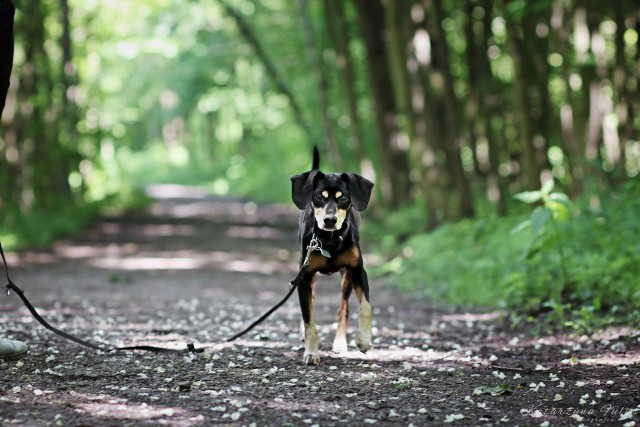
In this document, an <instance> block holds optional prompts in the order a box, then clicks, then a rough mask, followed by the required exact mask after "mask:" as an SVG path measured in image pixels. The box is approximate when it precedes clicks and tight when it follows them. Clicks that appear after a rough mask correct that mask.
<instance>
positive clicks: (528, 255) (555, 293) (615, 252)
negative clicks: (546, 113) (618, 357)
mask: <svg viewBox="0 0 640 427" xmlns="http://www.w3.org/2000/svg"><path fill="white" fill-rule="evenodd" d="M547 190H548V193H547V196H549V195H551V193H550V189H547ZM558 198H561V199H562V197H561V196H554V197H552V198H549V199H548V200H547V202H549V201H551V202H557V200H558ZM563 200H564V199H563ZM530 201H531V202H532V203H538V204H539V206H537V207H536V208H535V209H534V210H533V213H529V212H525V213H514V214H511V215H510V216H508V217H506V218H499V217H497V216H495V215H486V216H485V218H482V219H475V220H464V221H460V222H457V223H454V224H447V225H444V226H442V227H440V228H438V229H436V230H435V231H433V232H430V233H423V234H418V235H415V236H413V237H412V238H410V239H409V240H407V241H406V242H405V243H403V244H396V245H395V246H393V247H392V246H390V245H389V244H388V242H387V244H386V246H384V248H385V249H384V251H385V252H386V253H389V252H394V253H395V254H396V255H395V256H394V257H393V258H392V259H391V260H390V261H388V262H387V263H386V264H384V265H383V266H382V267H379V268H378V269H377V270H374V271H373V272H374V274H375V273H378V274H384V273H392V274H393V275H392V277H393V279H392V280H393V282H394V283H397V284H398V285H399V286H400V287H401V288H403V289H405V290H410V291H419V292H422V293H424V294H425V295H428V296H429V297H432V298H434V299H435V300H437V301H442V302H450V303H455V304H461V305H481V306H486V307H503V308H506V309H507V310H508V312H509V313H510V314H511V318H512V320H514V321H516V322H517V321H520V320H522V319H526V318H527V317H528V316H536V317H537V318H539V317H540V315H541V314H542V315H543V317H545V318H546V319H547V320H548V321H549V322H548V323H549V324H553V325H556V326H571V327H576V328H580V329H588V328H591V327H593V326H597V325H599V324H603V323H608V322H613V321H620V320H621V319H626V320H633V321H638V320H640V316H639V315H638V314H636V312H637V311H638V308H640V279H639V278H640V239H638V236H640V221H638V212H640V194H639V187H638V185H637V184H629V185H627V186H625V187H623V188H620V189H619V190H618V191H617V192H615V193H611V194H602V195H598V196H590V197H584V198H581V199H580V200H578V201H577V202H576V203H575V204H573V205H569V204H568V203H567V202H566V201H563V202H562V206H563V207H564V208H563V209H565V210H566V215H565V216H564V217H563V216H562V215H563V214H562V213H559V212H560V211H561V210H562V209H560V211H558V212H556V211H553V209H552V207H550V206H553V205H549V203H547V202H545V203H542V200H541V198H540V199H537V200H530ZM545 209H547V210H548V212H547V213H544V210H545ZM381 247H382V246H381ZM390 248H393V250H390ZM630 318H632V319H630Z"/></svg>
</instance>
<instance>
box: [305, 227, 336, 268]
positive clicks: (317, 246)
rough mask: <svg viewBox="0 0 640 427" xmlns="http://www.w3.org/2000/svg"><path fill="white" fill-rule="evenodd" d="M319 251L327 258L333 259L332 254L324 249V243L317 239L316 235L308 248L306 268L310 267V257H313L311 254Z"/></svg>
mask: <svg viewBox="0 0 640 427" xmlns="http://www.w3.org/2000/svg"><path fill="white" fill-rule="evenodd" d="M314 251H318V252H320V254H321V255H322V256H323V257H325V258H331V254H330V253H329V251H328V250H326V249H323V248H322V241H320V239H318V238H317V237H316V235H315V234H314V235H313V237H312V238H311V241H310V242H309V245H308V246H307V256H306V257H305V259H304V266H305V267H306V266H307V265H309V257H310V256H311V252H314Z"/></svg>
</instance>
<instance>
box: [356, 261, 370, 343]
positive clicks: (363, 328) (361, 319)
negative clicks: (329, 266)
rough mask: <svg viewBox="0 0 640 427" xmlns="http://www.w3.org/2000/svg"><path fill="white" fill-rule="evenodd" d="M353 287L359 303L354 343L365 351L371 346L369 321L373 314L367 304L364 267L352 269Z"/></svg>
mask: <svg viewBox="0 0 640 427" xmlns="http://www.w3.org/2000/svg"><path fill="white" fill-rule="evenodd" d="M352 274H353V288H354V290H355V292H356V296H357V297H358V302H359V303H360V309H359V311H358V332H356V345H357V346H358V349H359V350H360V351H361V352H363V353H366V352H367V351H368V350H369V349H370V348H371V339H372V334H371V322H372V320H373V314H372V312H371V305H370V304H369V282H368V280H367V273H366V272H365V271H364V269H363V268H362V269H360V270H355V271H353V273H352Z"/></svg>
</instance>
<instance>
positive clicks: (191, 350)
mask: <svg viewBox="0 0 640 427" xmlns="http://www.w3.org/2000/svg"><path fill="white" fill-rule="evenodd" d="M0 255H1V256H2V262H3V263H4V271H5V275H6V276H7V287H6V289H7V295H9V294H10V291H14V292H15V293H16V294H18V296H19V297H20V299H21V300H22V302H23V303H24V305H25V306H26V307H27V309H28V310H29V311H30V312H31V315H33V317H34V318H35V319H36V320H37V321H38V322H40V324H41V325H42V326H44V327H45V328H47V329H48V330H50V331H51V332H53V333H55V334H58V335H60V336H61V337H63V338H66V339H68V340H70V341H73V342H75V343H77V344H80V345H83V346H85V347H88V348H91V349H93V350H99V351H104V352H109V351H113V350H115V351H133V350H140V351H151V352H154V353H173V354H175V353H202V352H203V351H204V349H203V348H196V347H195V346H194V345H193V343H189V344H187V347H186V348H183V349H173V348H164V347H154V346H150V345H134V346H128V347H112V348H109V347H101V346H99V345H96V344H93V343H90V342H88V341H85V340H83V339H80V338H78V337H76V336H73V335H71V334H69V333H67V332H64V331H61V330H60V329H58V328H56V327H54V326H51V325H50V324H49V322H47V321H46V320H45V319H44V318H42V316H40V314H39V313H38V312H37V311H36V309H35V308H34V307H33V305H32V304H31V303H30V302H29V300H28V299H27V297H26V296H25V295H24V292H23V291H22V289H20V288H19V287H17V286H16V284H15V283H14V282H13V280H11V277H10V276H9V264H7V259H6V258H5V256H4V250H3V249H2V243H0Z"/></svg>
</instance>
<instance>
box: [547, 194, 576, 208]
mask: <svg viewBox="0 0 640 427" xmlns="http://www.w3.org/2000/svg"><path fill="white" fill-rule="evenodd" d="M549 200H551V201H554V202H556V203H561V204H563V205H565V206H566V207H569V206H571V200H569V197H568V196H567V195H566V194H564V193H551V194H550V195H549Z"/></svg>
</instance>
